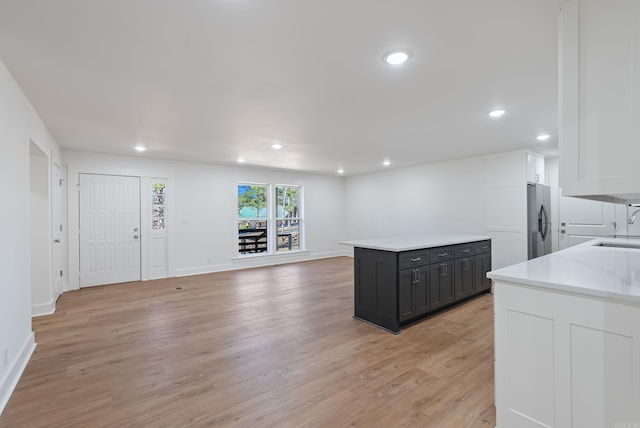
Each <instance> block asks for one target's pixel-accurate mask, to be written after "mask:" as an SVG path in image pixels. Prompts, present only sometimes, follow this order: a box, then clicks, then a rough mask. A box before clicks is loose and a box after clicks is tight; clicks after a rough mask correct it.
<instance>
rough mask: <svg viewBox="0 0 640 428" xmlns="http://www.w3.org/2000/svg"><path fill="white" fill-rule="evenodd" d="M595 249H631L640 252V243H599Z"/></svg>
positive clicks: (595, 245)
mask: <svg viewBox="0 0 640 428" xmlns="http://www.w3.org/2000/svg"><path fill="white" fill-rule="evenodd" d="M593 246H594V247H612V248H631V249H635V250H640V242H637V243H636V242H633V243H632V242H598V243H596V244H593Z"/></svg>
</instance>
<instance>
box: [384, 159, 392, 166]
mask: <svg viewBox="0 0 640 428" xmlns="http://www.w3.org/2000/svg"><path fill="white" fill-rule="evenodd" d="M382 165H384V166H389V165H391V161H390V160H385V161H384V162H382Z"/></svg>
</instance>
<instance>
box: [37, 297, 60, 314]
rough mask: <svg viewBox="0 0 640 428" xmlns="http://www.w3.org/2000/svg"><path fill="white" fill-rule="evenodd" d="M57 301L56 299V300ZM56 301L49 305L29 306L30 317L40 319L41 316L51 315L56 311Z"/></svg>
mask: <svg viewBox="0 0 640 428" xmlns="http://www.w3.org/2000/svg"><path fill="white" fill-rule="evenodd" d="M56 300H57V298H56ZM56 300H52V301H50V302H49V303H41V304H39V305H31V316H32V317H40V316H42V315H51V314H53V313H54V312H55V311H56Z"/></svg>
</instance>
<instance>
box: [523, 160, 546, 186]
mask: <svg viewBox="0 0 640 428" xmlns="http://www.w3.org/2000/svg"><path fill="white" fill-rule="evenodd" d="M527 182H529V183H540V184H544V156H542V155H539V154H536V153H531V152H527Z"/></svg>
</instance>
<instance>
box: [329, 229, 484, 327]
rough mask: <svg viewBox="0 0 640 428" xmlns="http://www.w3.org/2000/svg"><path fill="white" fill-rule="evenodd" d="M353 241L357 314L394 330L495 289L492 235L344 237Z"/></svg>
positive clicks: (355, 306)
mask: <svg viewBox="0 0 640 428" xmlns="http://www.w3.org/2000/svg"><path fill="white" fill-rule="evenodd" d="M340 244H343V245H350V246H353V247H354V318H356V319H360V320H363V321H366V322H368V323H371V324H373V325H375V326H377V327H380V328H383V329H385V330H387V331H390V332H392V333H396V334H397V333H399V332H400V327H401V326H403V325H406V324H408V323H411V322H414V321H416V320H418V319H420V318H423V317H425V316H426V315H428V314H430V313H432V312H434V311H436V310H440V309H442V308H444V307H447V306H449V305H452V304H454V303H456V302H459V301H462V300H464V299H467V298H469V297H471V296H474V295H476V294H479V293H482V292H486V291H490V290H491V280H489V279H487V277H486V273H487V272H488V271H490V270H491V240H490V237H488V236H476V235H431V236H427V237H412V238H383V239H367V240H356V241H343V242H340Z"/></svg>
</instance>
